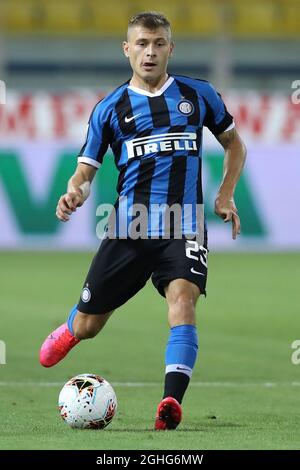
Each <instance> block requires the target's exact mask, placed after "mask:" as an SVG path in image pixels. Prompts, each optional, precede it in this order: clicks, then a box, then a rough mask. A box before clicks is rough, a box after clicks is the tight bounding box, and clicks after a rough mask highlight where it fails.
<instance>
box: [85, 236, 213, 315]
mask: <svg viewBox="0 0 300 470" xmlns="http://www.w3.org/2000/svg"><path fill="white" fill-rule="evenodd" d="M204 245H205V246H200V245H199V244H198V242H197V241H194V240H186V239H168V240H165V239H147V240H143V239H138V240H132V239H110V238H104V239H103V241H102V242H101V245H100V247H99V249H98V251H97V253H96V255H95V257H94V259H93V261H92V264H91V267H90V270H89V273H88V275H87V278H86V281H85V283H84V286H83V289H82V292H81V298H80V300H79V303H78V310H79V311H80V312H83V313H91V314H103V313H107V312H109V311H111V310H114V309H116V308H117V307H120V305H122V304H124V303H125V302H127V300H129V299H130V298H131V297H133V296H134V295H135V294H136V293H137V292H138V291H139V290H140V289H142V288H143V287H144V285H145V284H146V282H147V281H148V279H149V278H150V277H152V282H153V284H154V286H155V287H156V289H157V290H158V292H159V293H160V294H161V295H162V296H165V292H164V289H165V287H166V286H167V285H168V284H169V282H170V281H172V280H174V279H178V278H182V279H187V280H188V281H191V282H193V283H194V284H196V285H197V286H198V287H199V289H200V292H201V294H204V295H206V291H205V286H206V278H207V247H206V243H204Z"/></svg>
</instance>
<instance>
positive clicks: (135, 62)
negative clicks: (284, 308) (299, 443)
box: [40, 12, 246, 430]
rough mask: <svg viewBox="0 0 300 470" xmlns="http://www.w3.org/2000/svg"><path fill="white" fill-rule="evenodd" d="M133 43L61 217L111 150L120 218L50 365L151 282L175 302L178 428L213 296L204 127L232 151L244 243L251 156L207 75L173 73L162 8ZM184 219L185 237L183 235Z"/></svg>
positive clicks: (95, 117)
mask: <svg viewBox="0 0 300 470" xmlns="http://www.w3.org/2000/svg"><path fill="white" fill-rule="evenodd" d="M123 48H124V53H125V56H126V57H128V59H129V61H130V65H131V68H132V71H133V73H132V77H131V79H130V80H129V81H128V82H126V83H124V84H123V85H121V86H120V87H119V88H117V89H116V90H114V91H113V92H112V93H110V94H109V95H108V96H106V97H105V98H104V99H103V100H102V101H100V102H99V103H98V104H97V105H96V106H95V108H94V110H93V112H92V114H91V117H90V120H89V126H88V132H87V138H86V142H85V144H84V145H83V147H82V149H81V152H80V154H79V157H78V166H77V169H76V171H75V173H74V175H73V176H72V177H71V179H70V180H69V183H68V188H67V192H66V194H64V195H62V196H61V198H60V199H59V201H58V205H57V211H56V215H57V217H58V218H59V220H61V221H63V222H66V221H68V220H69V218H70V215H71V213H72V212H74V211H76V209H77V208H78V207H80V206H82V204H83V203H84V201H85V200H86V199H87V197H88V196H89V192H90V184H91V182H92V180H93V178H94V175H95V173H96V171H97V169H98V168H99V167H100V166H101V163H102V160H103V157H104V155H105V153H106V151H107V148H108V146H109V145H110V146H111V148H112V151H113V153H114V157H115V163H116V166H117V168H118V170H119V172H120V175H119V181H118V193H119V197H118V199H117V202H116V204H115V213H116V214H117V216H118V217H117V218H116V220H117V221H116V222H115V223H113V224H108V229H107V231H106V233H105V236H104V237H103V239H102V241H101V244H100V247H99V250H98V252H97V253H96V255H95V257H94V259H93V262H92V264H91V267H90V270H89V273H88V274H87V277H86V280H85V283H84V285H83V289H82V292H81V298H80V299H79V301H78V304H76V305H75V306H74V307H73V308H72V310H71V312H70V314H69V317H68V319H67V321H66V323H64V324H63V325H61V326H60V327H58V328H57V329H56V330H55V331H53V332H52V333H51V334H50V335H49V336H48V338H47V339H46V340H45V342H44V343H43V345H42V347H41V350H40V362H41V364H42V365H43V366H45V367H51V366H53V365H55V364H57V363H58V362H59V361H60V360H61V359H63V358H64V357H65V356H66V354H67V353H68V352H69V351H70V350H71V349H72V348H73V347H74V346H75V345H77V344H78V343H79V342H80V341H81V340H83V339H87V338H92V337H94V336H95V335H97V333H99V331H100V330H101V329H102V328H103V327H104V325H105V323H106V322H107V320H108V318H109V317H110V315H111V314H112V312H113V311H114V310H115V309H116V308H118V307H120V306H121V305H122V304H124V303H125V302H126V301H127V300H128V299H130V298H131V297H133V296H134V295H135V294H136V293H137V292H138V291H139V290H140V289H141V288H142V287H143V286H144V285H145V283H146V282H147V280H148V279H149V278H150V277H152V282H153V284H154V286H155V288H156V289H157V290H158V292H159V293H160V294H161V295H162V296H164V297H165V298H166V301H167V305H168V321H169V325H170V336H169V340H168V344H167V347H166V353H165V364H166V368H165V384H164V393H163V399H162V401H161V402H160V403H159V405H158V408H157V413H156V418H155V429H156V430H166V429H175V428H176V427H177V425H178V424H179V423H180V421H181V417H182V410H181V403H182V399H183V396H184V393H185V391H186V389H187V386H188V384H189V381H190V378H191V374H192V370H193V367H194V364H195V361H196V357H197V351H198V338H197V330H196V316H195V306H196V302H197V299H198V297H199V296H200V294H204V295H205V287H206V277H207V234H206V224H205V220H203V218H202V217H201V211H198V208H199V207H200V208H201V207H202V203H203V196H202V185H201V153H202V129H203V126H206V127H208V128H209V129H210V131H211V132H212V133H213V134H214V135H215V137H216V138H217V139H218V141H219V142H220V143H221V144H222V146H223V147H224V150H225V158H224V175H223V179H222V182H221V185H220V188H219V191H218V194H217V197H216V201H215V212H216V214H217V215H218V216H219V217H221V218H222V219H223V220H224V221H225V222H229V221H231V223H232V236H233V239H235V238H236V237H237V235H238V234H239V233H240V219H239V216H238V213H237V209H236V206H235V203H234V199H233V196H234V190H235V187H236V184H237V181H238V179H239V176H240V173H241V171H242V167H243V164H244V161H245V154H246V151H245V146H244V144H243V142H242V140H241V138H240V137H239V135H238V133H237V131H236V129H235V125H234V121H233V118H232V116H231V115H230V114H229V112H228V111H227V109H226V107H225V105H224V103H223V101H222V99H221V96H220V95H219V94H218V93H217V92H216V90H215V89H214V87H213V86H212V85H211V84H210V83H208V82H207V81H205V80H198V79H193V78H189V77H185V76H178V75H172V74H169V73H168V72H167V65H168V60H169V57H170V56H171V55H172V52H173V48H174V43H173V41H172V39H171V29H170V23H169V22H168V20H167V19H166V18H165V17H164V16H163V15H161V14H158V13H155V12H144V13H140V14H138V15H136V16H134V17H133V18H132V19H131V20H130V22H129V26H128V32H127V40H126V41H124V43H123ZM136 206H138V208H139V210H142V209H143V208H144V209H145V210H146V215H147V217H146V218H145V217H144V218H142V219H139V224H140V225H143V227H142V228H141V231H140V236H139V237H137V236H132V233H133V232H134V230H133V228H134V227H135V228H137V225H139V224H136V226H135V225H134V223H135V222H136V218H135V217H134V216H135V215H137V212H136V210H135V209H136ZM172 206H177V207H178V206H179V207H180V208H181V210H182V212H180V214H179V217H178V213H177V218H176V213H175V212H176V211H175V212H174V214H173V215H174V218H173V219H172V222H171V223H170V224H169V225H168V226H167V221H166V220H167V219H166V214H167V209H166V208H171V207H172ZM186 215H187V216H186ZM178 226H180V227H181V228H180V231H179V232H180V235H181V236H177V235H178V230H177V228H178ZM124 227H125V228H124ZM176 230H177V234H176V233H175V232H176ZM135 235H136V233H135ZM175 235H176V236H175ZM149 310H150V309H149ZM149 313H150V312H149Z"/></svg>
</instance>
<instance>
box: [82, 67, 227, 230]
mask: <svg viewBox="0 0 300 470" xmlns="http://www.w3.org/2000/svg"><path fill="white" fill-rule="evenodd" d="M203 126H206V127H208V128H209V129H210V131H211V132H212V133H213V134H214V135H218V134H221V133H222V132H224V131H226V130H229V129H230V128H231V127H233V126H234V124H233V118H232V116H231V115H230V114H229V113H228V111H227V109H226V106H225V104H224V103H223V101H222V99H221V96H220V95H219V94H218V93H217V92H216V90H215V89H214V87H213V86H212V85H211V84H210V83H209V82H207V81H205V80H197V79H192V78H188V77H184V76H178V75H171V76H169V78H168V80H167V81H166V83H165V84H164V86H163V87H162V88H161V89H160V90H159V91H158V92H156V93H150V92H147V91H144V90H142V89H139V88H135V87H133V86H130V85H129V82H127V83H125V84H123V85H121V86H120V87H119V88H117V89H116V90H115V91H113V92H112V93H111V94H109V95H108V96H106V97H105V98H104V99H103V100H102V101H100V102H99V103H98V104H97V105H96V106H95V108H94V110H93V112H92V114H91V117H90V120H89V126H88V132H87V139H86V142H85V144H84V145H83V147H82V149H81V151H80V154H79V156H78V161H79V162H83V163H87V164H90V165H93V166H95V167H96V168H99V167H100V165H101V163H102V160H103V157H104V155H105V153H106V151H107V149H108V146H110V147H111V149H112V151H113V154H114V158H115V164H116V166H117V168H118V170H119V180H118V187H117V190H118V193H119V199H120V198H122V197H125V196H126V199H127V201H128V204H129V206H130V205H131V204H144V205H145V206H147V207H148V208H151V206H152V205H156V204H167V205H169V206H171V205H173V204H181V205H184V204H191V205H196V204H202V203H203V196H202V183H201V154H202V130H203ZM127 207H128V206H127ZM149 210H150V209H149ZM194 225H195V224H194V223H193V227H194ZM194 228H195V227H194ZM159 233H160V234H161V231H160V232H159ZM150 235H151V233H150Z"/></svg>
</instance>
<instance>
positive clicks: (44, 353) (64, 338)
mask: <svg viewBox="0 0 300 470" xmlns="http://www.w3.org/2000/svg"><path fill="white" fill-rule="evenodd" d="M79 342H80V339H77V338H75V336H73V335H72V333H71V332H70V330H69V329H68V325H67V323H64V324H63V325H61V326H59V327H58V328H57V329H56V330H54V331H53V332H52V333H51V334H50V335H49V336H48V338H46V339H45V341H44V342H43V344H42V347H41V349H40V363H41V365H42V366H44V367H52V366H54V365H55V364H57V363H58V362H59V361H61V360H62V359H63V358H64V357H65V356H66V355H67V354H68V352H69V351H70V350H71V349H72V348H73V347H74V346H76V344H78V343H79Z"/></svg>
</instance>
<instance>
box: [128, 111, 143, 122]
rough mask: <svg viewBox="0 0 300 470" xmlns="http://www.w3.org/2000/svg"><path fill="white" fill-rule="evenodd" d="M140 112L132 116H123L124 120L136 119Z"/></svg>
mask: <svg viewBox="0 0 300 470" xmlns="http://www.w3.org/2000/svg"><path fill="white" fill-rule="evenodd" d="M141 114H142V113H139V114H135V115H134V116H130V117H129V116H125V122H126V123H128V122H131V121H132V120H133V119H136V118H137V117H139V116H140V115H141Z"/></svg>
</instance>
